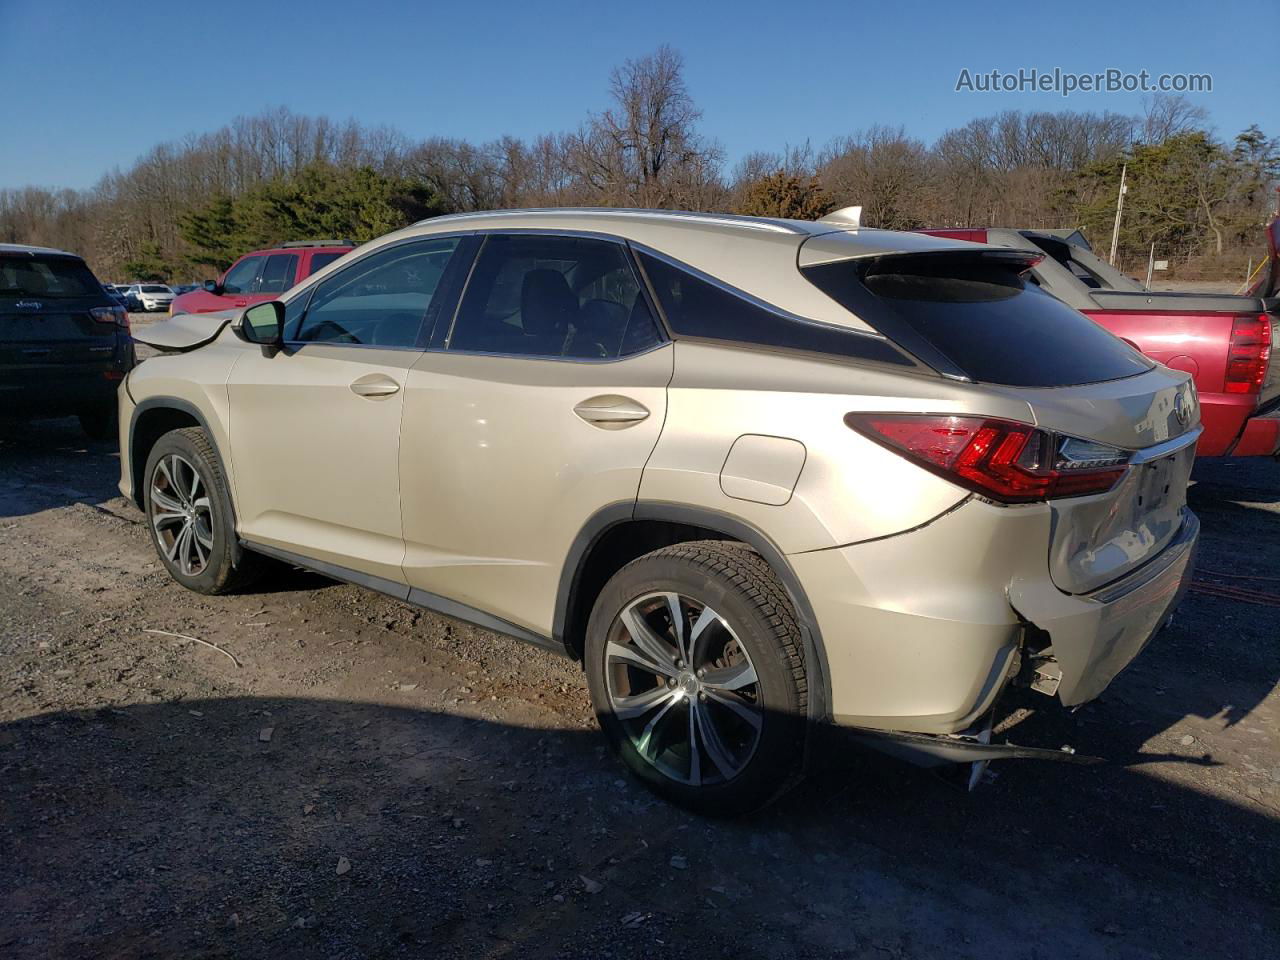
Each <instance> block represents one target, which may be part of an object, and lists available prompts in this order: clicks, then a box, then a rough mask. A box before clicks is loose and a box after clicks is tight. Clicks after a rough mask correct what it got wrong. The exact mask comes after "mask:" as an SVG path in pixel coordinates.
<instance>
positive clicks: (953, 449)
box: [844, 413, 1130, 503]
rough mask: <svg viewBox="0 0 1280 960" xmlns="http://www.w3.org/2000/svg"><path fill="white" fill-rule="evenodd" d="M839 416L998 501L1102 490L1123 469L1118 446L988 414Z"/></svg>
mask: <svg viewBox="0 0 1280 960" xmlns="http://www.w3.org/2000/svg"><path fill="white" fill-rule="evenodd" d="M844 422H845V423H846V424H847V425H848V426H849V427H851V428H853V429H854V430H856V431H858V432H859V433H861V434H862V435H863V436H865V437H868V438H870V439H871V440H874V441H876V442H877V443H879V444H881V445H882V446H885V447H888V448H889V449H890V450H893V451H894V452H895V453H899V454H902V455H903V456H905V457H906V458H907V459H908V460H911V461H913V462H914V463H917V464H919V465H920V466H922V467H924V468H925V469H926V470H929V471H931V472H932V473H936V474H938V475H939V476H941V477H943V478H945V479H947V480H950V481H952V482H953V483H958V484H959V485H960V486H962V487H967V488H968V489H970V490H973V491H975V492H977V493H981V494H983V495H984V496H987V497H990V498H991V499H992V500H999V501H1000V502H1002V503H1030V502H1033V501H1036V500H1054V499H1058V498H1061V497H1083V496H1088V495H1089V494H1094V493H1104V492H1106V491H1107V490H1110V489H1111V488H1112V487H1113V486H1115V484H1116V481H1117V480H1119V479H1120V478H1121V477H1122V476H1124V473H1125V470H1126V469H1128V463H1129V456H1130V455H1129V453H1128V451H1125V450H1121V449H1119V448H1118V447H1112V446H1109V445H1107V444H1103V443H1097V442H1095V441H1092V440H1082V439H1080V438H1079V437H1070V436H1066V435H1063V434H1056V433H1050V432H1049V431H1047V430H1041V429H1039V428H1037V427H1033V426H1031V425H1030V424H1027V423H1018V422H1017V421H1014V420H999V419H996V418H993V417H948V416H933V415H919V414H881V413H850V414H847V415H846V416H845V418H844Z"/></svg>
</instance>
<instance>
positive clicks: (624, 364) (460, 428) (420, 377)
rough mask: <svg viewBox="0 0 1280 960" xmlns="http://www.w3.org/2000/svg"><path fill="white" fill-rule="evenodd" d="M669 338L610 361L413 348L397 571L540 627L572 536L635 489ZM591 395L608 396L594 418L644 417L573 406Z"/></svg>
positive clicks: (662, 403)
mask: <svg viewBox="0 0 1280 960" xmlns="http://www.w3.org/2000/svg"><path fill="white" fill-rule="evenodd" d="M674 349H675V348H674V347H673V346H672V345H670V344H668V345H666V346H664V347H661V348H659V349H657V350H653V351H650V352H649V353H645V354H642V355H640V356H637V357H631V358H628V359H626V360H621V361H618V362H615V363H574V362H566V361H561V360H527V359H518V358H511V357H489V356H469V355H465V354H450V353H425V354H422V355H421V358H420V359H419V360H418V362H417V363H416V364H415V365H414V367H413V369H412V371H410V374H409V385H408V390H407V392H406V396H405V428H404V437H403V442H402V443H401V447H400V462H401V474H402V476H403V478H404V479H403V482H404V488H405V491H406V495H405V498H404V536H405V540H406V541H407V544H408V550H407V553H406V555H405V560H404V574H405V579H406V581H407V582H408V583H409V584H411V585H412V586H414V587H418V588H421V589H423V590H427V591H429V592H431V593H436V594H441V595H443V596H446V597H449V598H451V599H454V600H459V601H461V602H462V603H466V604H470V605H471V606H475V607H480V608H481V609H483V610H486V611H488V612H490V613H493V614H496V615H497V616H499V617H502V618H503V619H505V620H509V621H511V622H513V623H516V624H518V625H520V626H523V627H528V628H531V629H533V630H535V631H537V632H539V633H542V634H545V635H550V633H551V624H552V619H553V615H554V607H555V600H556V588H557V586H558V584H559V580H560V572H561V570H562V569H563V566H564V560H565V557H566V555H567V554H568V552H569V545H570V544H571V543H572V542H573V539H574V537H576V536H577V534H578V531H580V530H581V529H582V528H583V526H584V525H585V524H586V522H587V520H588V518H589V517H590V516H591V515H592V514H593V513H595V512H596V511H597V510H599V509H600V508H601V507H605V506H608V505H610V504H613V503H621V502H629V501H634V500H635V497H636V491H637V490H638V489H639V487H640V473H641V470H642V469H643V468H644V464H645V461H646V460H648V458H649V454H650V453H651V452H652V451H653V447H654V444H655V443H656V442H657V440H658V433H659V431H660V430H661V429H662V423H663V420H664V418H665V415H666V392H667V390H666V388H667V383H668V382H669V381H670V380H671V366H672V354H673V352H674ZM596 398H611V399H612V398H617V402H615V403H613V404H612V405H601V404H596V405H595V406H596V409H597V411H598V413H597V415H601V414H604V413H605V412H606V411H607V410H608V409H618V410H622V411H625V410H626V409H627V406H626V405H625V404H624V401H629V402H630V404H633V405H636V406H640V407H643V408H645V409H647V410H648V411H649V415H648V416H647V417H645V418H644V419H640V420H634V421H630V422H629V423H627V424H626V425H625V426H619V421H615V420H611V419H606V420H601V421H598V422H596V423H589V422H587V421H586V420H584V419H583V418H582V415H581V413H580V412H579V411H577V410H575V408H576V407H583V406H584V403H585V402H588V401H591V400H593V399H596ZM471 504H474V505H477V507H478V509H473V508H472V507H470V506H469V505H471Z"/></svg>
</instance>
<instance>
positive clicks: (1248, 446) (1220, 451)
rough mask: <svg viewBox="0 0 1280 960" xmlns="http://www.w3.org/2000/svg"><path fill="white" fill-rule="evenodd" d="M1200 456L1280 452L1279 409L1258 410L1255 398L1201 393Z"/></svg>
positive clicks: (1269, 454)
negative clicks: (1201, 429)
mask: <svg viewBox="0 0 1280 960" xmlns="http://www.w3.org/2000/svg"><path fill="white" fill-rule="evenodd" d="M1200 419H1201V425H1202V426H1203V427H1204V434H1203V435H1202V436H1201V437H1200V442H1199V444H1198V445H1197V447H1196V456H1197V457H1226V456H1231V457H1268V456H1271V455H1272V454H1275V453H1277V452H1280V407H1271V408H1270V409H1268V410H1266V412H1262V413H1260V412H1259V411H1258V398H1257V397H1255V396H1253V395H1248V396H1245V395H1242V394H1230V393H1202V394H1201V395H1200Z"/></svg>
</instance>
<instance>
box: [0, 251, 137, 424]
mask: <svg viewBox="0 0 1280 960" xmlns="http://www.w3.org/2000/svg"><path fill="white" fill-rule="evenodd" d="M133 362H134V354H133V341H132V339H131V338H130V336H129V314H128V313H127V312H125V309H124V307H123V306H121V305H120V303H119V301H117V300H115V299H114V298H113V297H111V296H110V295H109V294H108V293H107V292H106V291H105V290H103V288H102V284H101V283H99V282H98V280H97V278H96V277H94V275H93V273H92V271H90V269H89V267H88V266H87V265H86V264H85V262H84V260H82V259H81V258H80V257H78V256H76V255H75V254H74V253H66V252H64V251H62V250H49V249H46V248H44V247H28V246H23V245H19V244H0V419H3V420H9V421H14V420H18V421H22V420H37V419H43V418H48V417H65V416H71V415H75V416H78V417H79V418H80V425H81V426H82V427H84V431H85V433H87V434H88V435H89V436H90V437H91V438H92V439H94V440H111V439H114V438H115V436H116V388H117V387H118V386H119V384H120V381H121V380H123V379H124V377H125V374H127V373H128V372H129V369H130V368H131V367H132V366H133Z"/></svg>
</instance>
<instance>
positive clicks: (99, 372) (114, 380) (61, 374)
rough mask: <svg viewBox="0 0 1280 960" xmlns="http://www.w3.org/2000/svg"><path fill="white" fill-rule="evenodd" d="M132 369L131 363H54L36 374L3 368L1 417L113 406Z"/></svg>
mask: <svg viewBox="0 0 1280 960" xmlns="http://www.w3.org/2000/svg"><path fill="white" fill-rule="evenodd" d="M128 371H129V364H127V363H111V364H93V365H91V366H87V365H77V366H67V367H59V366H50V367H48V368H46V369H42V370H39V371H38V376H35V375H33V371H32V370H31V369H30V368H24V369H23V370H21V371H11V370H6V369H4V368H0V418H5V419H10V418H11V419H17V420H35V419H40V418H45V417H65V416H70V415H72V414H76V413H80V412H82V411H85V410H94V409H98V408H100V407H109V406H111V405H114V404H115V402H116V388H117V387H119V386H120V381H121V380H122V379H123V378H124V376H125V374H127V373H128Z"/></svg>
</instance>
